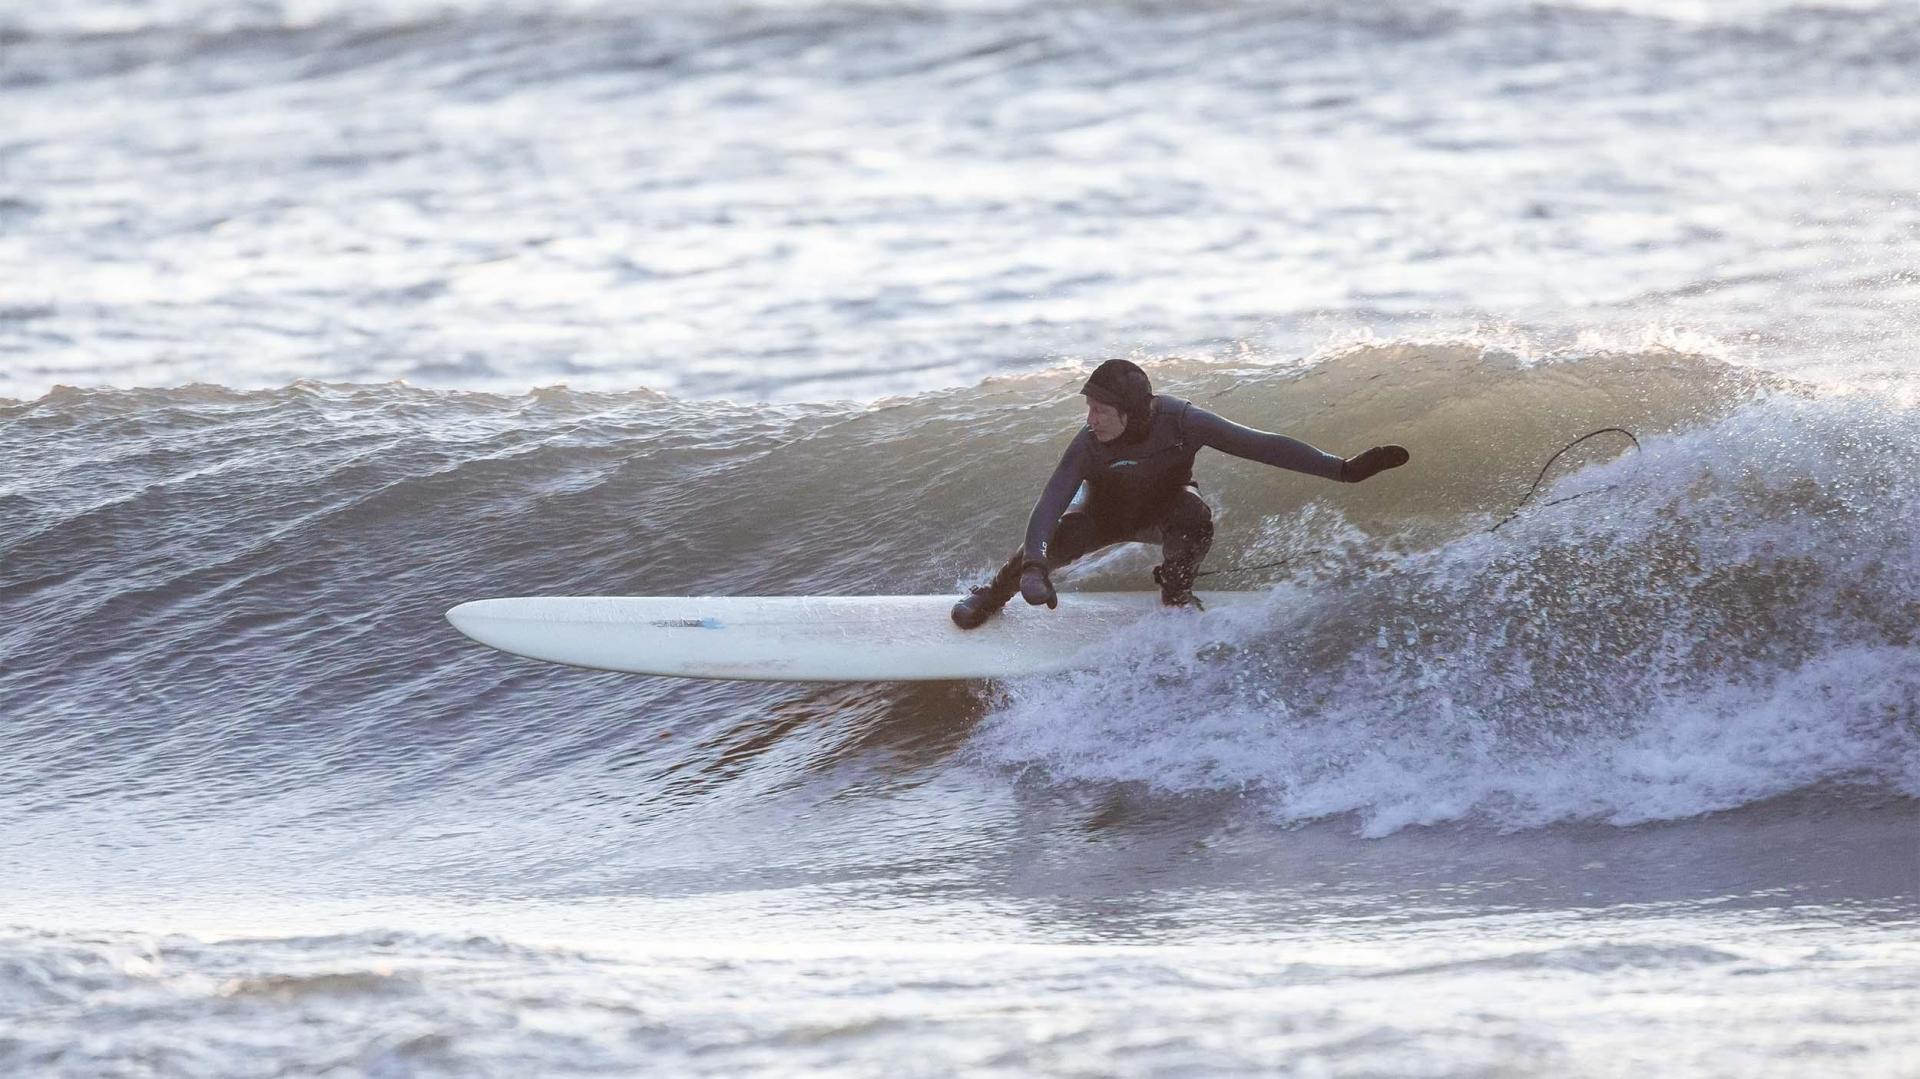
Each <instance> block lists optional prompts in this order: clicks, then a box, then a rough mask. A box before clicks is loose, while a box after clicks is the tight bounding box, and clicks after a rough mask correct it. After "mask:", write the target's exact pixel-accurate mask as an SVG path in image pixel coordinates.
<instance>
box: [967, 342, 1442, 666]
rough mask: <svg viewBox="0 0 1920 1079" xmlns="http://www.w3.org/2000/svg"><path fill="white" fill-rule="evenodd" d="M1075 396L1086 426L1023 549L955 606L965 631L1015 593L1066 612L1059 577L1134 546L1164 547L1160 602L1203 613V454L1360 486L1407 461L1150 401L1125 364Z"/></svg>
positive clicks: (1206, 520) (1396, 453) (1383, 449)
mask: <svg viewBox="0 0 1920 1079" xmlns="http://www.w3.org/2000/svg"><path fill="white" fill-rule="evenodd" d="M1080 392H1081V393H1082V394H1084V395H1085V396H1086V398H1087V426H1086V427H1084V428H1082V429H1081V431H1080V433H1079V434H1078V435H1076V436H1074V439H1073V441H1072V442H1071V443H1070V444H1068V446H1067V452H1066V453H1064V454H1062V455H1061V457H1060V465H1059V467H1057V468H1055V469H1054V470H1053V478H1052V479H1049V480H1048V481H1047V486H1046V488H1045V489H1044V490H1042V491H1041V492H1040V499H1039V501H1038V502H1035V503H1034V506H1033V515H1032V516H1031V517H1029V518H1028V519H1027V536H1026V542H1025V543H1024V544H1022V545H1021V548H1020V549H1019V550H1018V551H1015V552H1014V554H1013V557H1012V558H1010V559H1008V560H1007V564H1006V565H1004V566H1002V567H1000V571H999V572H998V573H995V574H994V575H993V579H992V580H990V581H988V582H987V583H986V584H984V585H981V586H979V587H978V588H975V589H973V591H972V592H971V593H970V594H969V595H968V596H967V597H966V598H964V599H962V600H961V601H960V602H958V603H956V604H954V605H953V621H954V624H955V625H957V626H959V627H960V628H961V629H973V628H975V627H977V626H980V625H983V624H985V622H986V621H987V619H988V618H990V617H992V616H993V614H994V613H995V612H997V611H999V610H1000V608H1002V607H1004V606H1006V605H1007V601H1008V600H1010V599H1012V598H1013V594H1014V593H1015V592H1016V591H1017V592H1019V593H1020V594H1021V595H1022V596H1023V597H1024V598H1025V599H1026V601H1027V602H1028V603H1031V604H1035V605H1038V604H1042V603H1044V604H1046V605H1047V606H1048V607H1049V608H1053V607H1057V606H1059V603H1060V600H1059V596H1058V595H1057V594H1055V592H1054V590H1053V582H1052V580H1051V578H1050V576H1049V575H1050V574H1051V572H1052V571H1053V570H1056V569H1059V568H1060V567H1062V566H1064V565H1066V564H1068V563H1069V562H1072V561H1074V560H1075V559H1077V558H1080V557H1081V556H1083V555H1086V554H1089V553H1091V552H1093V551H1097V550H1099V549H1100V548H1102V547H1106V546H1109V545H1111V544H1115V543H1123V542H1127V541H1132V542H1135V543H1158V544H1159V545H1160V556H1161V561H1160V565H1158V566H1156V567H1155V568H1154V571H1153V578H1154V580H1155V581H1158V582H1159V584H1160V602H1161V603H1164V604H1166V605H1168V606H1170V607H1187V606H1198V603H1197V601H1195V600H1194V598H1193V581H1194V578H1195V577H1196V576H1197V575H1198V574H1199V572H1200V560H1201V559H1202V558H1205V557H1206V555H1207V549H1208V548H1209V547H1211V546H1212V545H1213V510H1211V509H1210V508H1208V506H1207V504H1206V502H1205V501H1203V500H1202V499H1201V498H1200V492H1199V490H1198V489H1197V485H1196V484H1195V483H1194V482H1193V458H1194V455H1195V454H1197V453H1199V452H1200V451H1201V450H1202V449H1206V448H1209V447H1211V448H1212V449H1216V450H1219V451H1220V452H1222V453H1230V454H1232V455H1234V456H1235V457H1245V458H1246V459H1248V460H1250V461H1259V462H1260V463H1261V464H1268V465H1273V466H1275V467H1276V468H1285V469H1291V470H1292V471H1295V472H1305V473H1307V474H1308V475H1311V476H1319V477H1321V478H1322V479H1329V480H1339V481H1341V482H1343V483H1359V482H1360V481H1361V480H1364V479H1367V478H1369V477H1371V476H1373V475H1374V474H1376V473H1379V472H1382V471H1385V470H1386V469H1389V468H1399V467H1400V466H1401V465H1404V464H1406V463H1407V461H1408V460H1409V459H1410V455H1409V454H1408V453H1407V451H1406V449H1405V448H1404V447H1401V446H1375V447H1374V448H1372V449H1370V450H1368V451H1366V452H1365V453H1362V454H1360V455H1358V456H1356V457H1348V458H1344V459H1343V458H1339V457H1335V456H1334V455H1333V454H1331V453H1325V452H1322V451H1320V450H1317V449H1314V448H1313V447H1312V446H1309V445H1307V444H1306V443H1304V442H1301V441H1298V440H1297V439H1292V438H1288V437H1286V436H1285V435H1276V434H1271V433H1269V432H1266V431H1256V430H1254V429H1253V428H1251V427H1242V426H1240V425H1239V424H1237V423H1233V422H1232V421H1230V420H1225V419H1222V418H1221V417H1219V416H1216V415H1214V414H1213V413H1211V412H1208V411H1207V410H1206V409H1204V408H1201V407H1199V406H1198V405H1195V404H1193V403H1192V402H1190V401H1183V400H1181V399H1180V398H1178V397H1169V396H1167V395H1165V394H1155V393H1154V392H1153V386H1152V384H1151V383H1150V382H1149V381H1148V380H1147V373H1146V372H1145V371H1142V370H1141V369H1140V368H1139V366H1138V365H1136V364H1133V363H1130V362H1128V361H1126V360H1108V361H1107V362H1105V363H1103V364H1101V365H1100V366H1099V367H1097V368H1095V369H1094V372H1093V377H1091V378H1089V379H1087V383H1086V385H1085V386H1082V387H1081V388H1080ZM1083 484H1084V486H1085V490H1084V491H1083V490H1082V485H1083Z"/></svg>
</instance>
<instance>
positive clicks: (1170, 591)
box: [1153, 563, 1207, 611]
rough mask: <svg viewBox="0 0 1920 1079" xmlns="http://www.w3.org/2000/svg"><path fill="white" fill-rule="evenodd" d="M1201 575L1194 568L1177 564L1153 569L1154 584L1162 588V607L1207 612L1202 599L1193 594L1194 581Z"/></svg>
mask: <svg viewBox="0 0 1920 1079" xmlns="http://www.w3.org/2000/svg"><path fill="white" fill-rule="evenodd" d="M1198 576H1199V574H1198V573H1196V572H1195V571H1194V567H1192V566H1182V565H1179V564H1177V563H1161V564H1160V565H1158V566H1155V567H1153V583H1155V584H1157V585H1159V586H1160V605H1161V606H1162V607H1192V608H1193V609H1194V610H1196V611H1204V610H1206V609H1207V608H1206V605H1205V604H1203V603H1201V602H1200V597H1198V596H1196V595H1194V594H1193V580H1194V578H1195V577H1198Z"/></svg>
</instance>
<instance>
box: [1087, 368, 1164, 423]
mask: <svg viewBox="0 0 1920 1079" xmlns="http://www.w3.org/2000/svg"><path fill="white" fill-rule="evenodd" d="M1080 392H1081V393H1082V394H1084V395H1086V396H1087V397H1089V398H1092V399H1093V400H1095V401H1098V402H1100V403H1101V404H1103V405H1110V406H1112V407H1114V408H1117V409H1119V410H1120V412H1121V413H1122V414H1123V415H1125V416H1126V417H1127V429H1126V430H1125V431H1122V432H1121V433H1120V441H1122V442H1138V441H1139V440H1140V439H1143V438H1145V437H1147V428H1148V425H1149V423H1150V422H1151V420H1152V418H1153V383H1151V382H1149V381H1148V380H1147V373H1146V372H1145V371H1142V370H1140V365H1139V364H1136V363H1134V362H1133V361H1131V360H1108V361H1107V362H1105V363H1103V364H1101V365H1100V366H1098V367H1096V368H1094V369H1093V375H1092V377H1090V378H1088V379H1087V384H1086V385H1084V386H1082V387H1080Z"/></svg>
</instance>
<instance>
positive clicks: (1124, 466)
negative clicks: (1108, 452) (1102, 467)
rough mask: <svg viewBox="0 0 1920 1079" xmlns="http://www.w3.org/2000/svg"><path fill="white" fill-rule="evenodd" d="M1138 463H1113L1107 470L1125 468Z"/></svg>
mask: <svg viewBox="0 0 1920 1079" xmlns="http://www.w3.org/2000/svg"><path fill="white" fill-rule="evenodd" d="M1139 463H1140V462H1138V461H1115V462H1114V463H1112V464H1110V465H1108V466H1107V467H1108V468H1126V467H1127V466H1129V465H1137V464H1139Z"/></svg>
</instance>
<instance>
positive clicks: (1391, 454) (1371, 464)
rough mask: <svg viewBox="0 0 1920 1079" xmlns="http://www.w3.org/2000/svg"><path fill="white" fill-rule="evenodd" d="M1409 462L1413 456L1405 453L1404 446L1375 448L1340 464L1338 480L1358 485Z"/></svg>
mask: <svg viewBox="0 0 1920 1079" xmlns="http://www.w3.org/2000/svg"><path fill="white" fill-rule="evenodd" d="M1411 460H1413V455H1412V454H1410V453H1408V452H1407V448H1406V447H1405V446H1375V447H1374V448H1372V449H1370V450H1368V451H1367V452H1365V453H1362V454H1359V455H1357V456H1354V457H1349V458H1347V459H1346V460H1344V461H1342V462H1340V479H1341V480H1342V481H1344V482H1346V483H1359V482H1360V481H1361V480H1364V479H1369V478H1371V477H1372V476H1373V475H1374V474H1376V473H1380V472H1385V471H1386V470H1387V469H1389V468H1399V467H1400V466H1401V465H1404V464H1406V463H1407V462H1408V461H1411Z"/></svg>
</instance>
